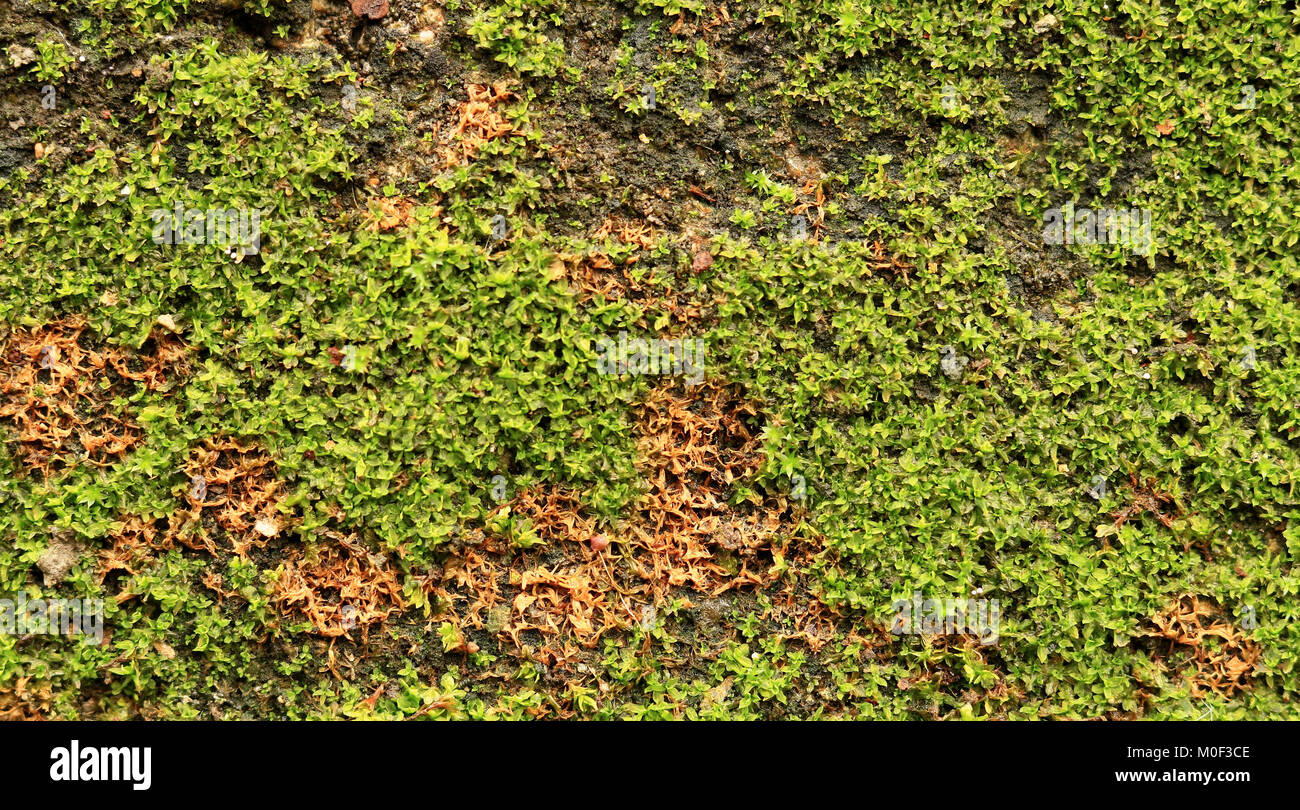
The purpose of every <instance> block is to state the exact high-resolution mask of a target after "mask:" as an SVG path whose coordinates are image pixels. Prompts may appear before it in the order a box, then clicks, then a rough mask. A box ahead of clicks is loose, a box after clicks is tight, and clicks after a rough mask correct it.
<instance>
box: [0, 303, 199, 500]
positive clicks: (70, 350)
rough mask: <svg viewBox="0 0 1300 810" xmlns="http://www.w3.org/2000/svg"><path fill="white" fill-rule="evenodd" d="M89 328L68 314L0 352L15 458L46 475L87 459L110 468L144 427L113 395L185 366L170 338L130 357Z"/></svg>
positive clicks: (20, 333)
mask: <svg viewBox="0 0 1300 810" xmlns="http://www.w3.org/2000/svg"><path fill="white" fill-rule="evenodd" d="M86 330H87V324H86V321H85V319H84V318H81V317H79V316H70V317H67V318H64V319H62V320H58V321H54V322H52V323H48V324H46V325H44V326H41V327H39V328H36V329H20V330H17V331H15V332H13V333H12V334H10V335H9V338H8V340H7V341H5V343H4V346H3V349H0V421H3V422H8V423H9V424H10V425H12V427H13V429H14V431H15V436H14V439H15V441H16V442H17V444H18V449H17V455H18V457H19V458H20V459H22V461H23V463H24V464H26V465H27V467H28V468H30V469H33V470H38V471H40V472H41V473H42V474H43V475H45V476H49V475H51V474H52V473H54V472H56V471H58V470H60V469H66V468H67V467H70V466H72V465H74V464H76V463H77V462H79V461H82V460H84V461H86V462H87V463H89V464H95V465H98V466H107V465H109V464H112V463H113V462H114V461H116V460H117V459H119V458H121V457H122V456H123V455H124V454H126V453H127V452H129V451H130V450H131V449H132V448H134V447H136V446H137V445H139V443H140V442H141V441H142V439H143V435H144V433H143V431H142V430H141V429H140V427H139V425H137V424H136V423H135V422H134V421H133V420H132V419H131V418H130V417H129V416H128V415H127V414H125V413H123V412H121V408H120V407H119V406H118V405H117V404H116V403H115V400H118V399H119V398H125V397H127V396H130V395H131V394H132V393H133V392H134V391H135V389H136V386H138V385H140V384H143V385H144V386H145V387H146V388H147V389H148V390H150V391H157V390H160V389H162V388H163V387H164V386H165V385H166V384H167V383H168V382H169V380H171V379H173V378H174V377H175V376H178V375H182V374H184V373H186V372H187V371H188V362H187V355H188V351H189V350H188V348H187V347H186V346H185V344H184V343H183V342H181V341H180V340H178V339H176V338H174V337H172V336H170V335H165V334H155V335H154V336H153V337H151V338H150V341H149V345H150V346H151V350H150V351H147V352H144V353H140V354H133V353H128V352H126V351H125V350H122V349H120V348H116V347H108V348H104V349H97V348H94V347H93V344H92V343H91V341H90V340H89V338H88V336H87V335H86Z"/></svg>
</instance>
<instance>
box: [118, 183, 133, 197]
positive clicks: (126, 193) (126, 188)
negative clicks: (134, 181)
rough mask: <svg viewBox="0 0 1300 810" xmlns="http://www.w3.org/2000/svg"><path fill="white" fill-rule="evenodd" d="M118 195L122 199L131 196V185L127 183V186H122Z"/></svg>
mask: <svg viewBox="0 0 1300 810" xmlns="http://www.w3.org/2000/svg"><path fill="white" fill-rule="evenodd" d="M119 193H120V194H121V195H122V196H123V197H129V196H130V195H131V185H130V184H129V183H128V184H127V185H125V186H122V190H121V191H120V192H119Z"/></svg>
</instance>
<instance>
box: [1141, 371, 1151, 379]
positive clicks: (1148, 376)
mask: <svg viewBox="0 0 1300 810" xmlns="http://www.w3.org/2000/svg"><path fill="white" fill-rule="evenodd" d="M1142 379H1144V380H1149V379H1151V373H1150V372H1146V373H1144V374H1143V375H1142Z"/></svg>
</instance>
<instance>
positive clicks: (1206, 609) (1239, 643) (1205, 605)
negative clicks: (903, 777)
mask: <svg viewBox="0 0 1300 810" xmlns="http://www.w3.org/2000/svg"><path fill="white" fill-rule="evenodd" d="M1217 615H1219V610H1218V608H1217V607H1216V606H1215V605H1214V603H1213V602H1211V601H1209V600H1206V599H1203V598H1202V597H1200V596H1197V595H1195V594H1190V593H1189V594H1183V595H1182V596H1180V597H1178V599H1177V600H1175V601H1174V603H1173V604H1172V605H1170V606H1169V607H1167V608H1165V609H1164V610H1162V611H1160V612H1159V613H1157V614H1156V615H1155V616H1154V617H1153V618H1152V619H1151V623H1152V624H1153V625H1155V632H1152V633H1149V634H1148V635H1151V636H1155V637H1156V638H1162V639H1166V640H1168V642H1169V652H1171V653H1172V652H1173V651H1174V649H1175V648H1176V647H1183V648H1186V649H1188V650H1190V651H1191V653H1192V656H1193V661H1194V662H1195V664H1196V672H1195V674H1194V675H1192V677H1191V679H1190V681H1191V687H1192V696H1193V697H1202V696H1204V694H1205V690H1207V689H1208V690H1210V691H1212V692H1214V693H1216V694H1218V695H1221V696H1223V697H1232V695H1233V694H1235V693H1236V692H1237V691H1239V690H1243V689H1248V688H1250V678H1251V675H1252V673H1253V672H1254V671H1255V665H1256V664H1258V663H1259V657H1260V649H1259V645H1258V644H1256V643H1255V642H1253V641H1251V640H1250V639H1248V638H1247V637H1246V635H1245V634H1244V633H1242V632H1241V631H1240V630H1238V629H1237V628H1236V627H1233V626H1232V625H1231V624H1229V623H1228V622H1226V621H1223V620H1222V619H1216V618H1214V617H1216V616H1217ZM1207 619H1208V620H1209V623H1208V624H1206V623H1205V620H1207Z"/></svg>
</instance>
